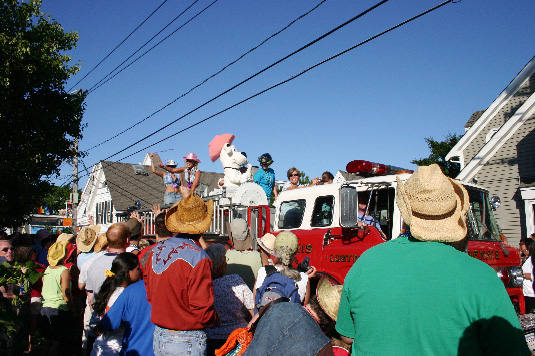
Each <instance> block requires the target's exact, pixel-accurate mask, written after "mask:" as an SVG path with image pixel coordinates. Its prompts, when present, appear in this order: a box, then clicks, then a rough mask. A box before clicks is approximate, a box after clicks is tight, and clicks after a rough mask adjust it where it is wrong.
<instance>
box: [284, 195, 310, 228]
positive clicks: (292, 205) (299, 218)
mask: <svg viewBox="0 0 535 356" xmlns="http://www.w3.org/2000/svg"><path fill="white" fill-rule="evenodd" d="M305 206H306V201H305V200H304V199H300V200H294V201H285V202H283V203H282V204H281V206H280V210H279V229H295V228H298V227H300V226H301V223H302V222H303V214H304V213H305Z"/></svg>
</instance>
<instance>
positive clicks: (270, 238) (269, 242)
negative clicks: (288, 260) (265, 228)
mask: <svg viewBox="0 0 535 356" xmlns="http://www.w3.org/2000/svg"><path fill="white" fill-rule="evenodd" d="M276 239H277V236H275V235H273V234H270V233H267V234H265V235H264V236H262V237H260V238H259V237H258V236H257V237H256V242H257V243H258V245H259V246H260V247H261V248H262V249H263V250H264V251H266V252H267V253H269V254H270V255H273V253H274V252H273V250H274V249H275V240H276Z"/></svg>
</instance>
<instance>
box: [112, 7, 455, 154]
mask: <svg viewBox="0 0 535 356" xmlns="http://www.w3.org/2000/svg"><path fill="white" fill-rule="evenodd" d="M451 2H453V3H456V1H454V0H446V1H444V2H442V3H440V4H438V5H436V6H434V7H432V8H430V9H428V10H426V11H424V12H422V13H420V14H418V15H416V16H413V17H411V18H409V19H408V20H405V21H403V22H401V23H399V24H397V25H395V26H393V27H390V28H389V29H387V30H385V31H383V32H380V33H379V34H377V35H374V36H372V37H369V38H368V39H366V40H364V41H362V42H359V43H358V44H356V45H354V46H352V47H349V48H348V49H346V50H344V51H342V52H339V53H337V54H335V55H333V56H331V57H329V58H327V59H324V60H323V61H321V62H318V63H316V64H315V65H313V66H311V67H308V68H306V69H304V70H302V71H301V72H299V73H297V74H295V75H293V76H291V77H289V78H288V79H285V80H283V81H281V82H279V83H277V84H275V85H272V86H271V87H269V88H266V89H264V90H262V91H259V92H257V93H256V94H253V95H251V96H249V97H247V98H245V99H243V100H241V101H239V102H237V103H235V104H233V105H231V106H229V107H227V108H226V109H223V110H221V111H219V112H217V113H215V114H213V115H211V116H208V117H206V118H205V119H203V120H200V121H198V122H196V123H195V124H192V125H190V126H188V127H186V128H184V129H182V130H180V131H178V132H175V133H174V134H172V135H169V136H167V137H165V138H163V139H161V140H159V141H157V142H155V143H153V144H151V145H149V146H146V147H144V148H143V149H141V150H138V151H136V152H134V153H132V154H130V155H128V156H125V157H123V158H121V159H119V161H122V160H124V159H126V158H129V157H131V156H133V155H135V154H137V153H140V152H142V151H144V150H146V149H147V148H150V147H152V146H155V145H157V144H159V143H161V142H163V141H165V140H168V139H169V138H171V137H174V136H176V135H178V134H180V133H182V132H184V131H186V130H189V129H191V128H193V127H195V126H197V125H199V124H201V123H203V122H205V121H208V120H210V119H212V118H213V117H215V116H218V115H220V114H222V113H224V112H226V111H228V110H230V109H232V108H234V107H236V106H238V105H241V104H243V103H245V102H246V101H249V100H251V99H253V98H255V97H257V96H259V95H261V94H264V93H266V92H268V91H270V90H272V89H274V88H276V87H279V86H281V85H283V84H286V83H288V82H290V81H292V80H294V79H296V78H298V77H300V76H301V75H303V74H305V73H307V72H309V71H310V70H312V69H314V68H316V67H318V66H320V65H322V64H325V63H327V62H329V61H331V60H333V59H335V58H337V57H339V56H341V55H343V54H345V53H348V52H350V51H352V50H354V49H356V48H358V47H360V46H362V45H364V44H366V43H368V42H371V41H372V40H374V39H377V38H378V37H381V36H383V35H385V34H387V33H388V32H391V31H393V30H395V29H397V28H399V27H401V26H403V25H406V24H407V23H409V22H412V21H414V20H416V19H418V18H420V17H422V16H424V15H426V14H428V13H430V12H432V11H435V10H437V9H439V8H441V7H442V6H444V5H446V4H448V3H451ZM123 151H124V150H123ZM121 152H122V151H121Z"/></svg>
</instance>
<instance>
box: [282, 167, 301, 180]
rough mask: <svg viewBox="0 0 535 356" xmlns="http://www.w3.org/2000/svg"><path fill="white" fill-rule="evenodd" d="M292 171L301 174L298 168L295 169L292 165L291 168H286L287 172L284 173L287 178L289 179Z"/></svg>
mask: <svg viewBox="0 0 535 356" xmlns="http://www.w3.org/2000/svg"><path fill="white" fill-rule="evenodd" d="M293 172H297V173H299V176H301V172H299V169H297V168H295V167H292V168H290V169H288V173H287V174H286V176H287V177H288V179H290V176H291V175H292V173H293Z"/></svg>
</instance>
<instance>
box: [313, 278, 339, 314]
mask: <svg viewBox="0 0 535 356" xmlns="http://www.w3.org/2000/svg"><path fill="white" fill-rule="evenodd" d="M342 288H343V285H341V284H338V285H333V284H332V283H331V281H330V280H329V278H327V277H323V278H322V279H321V280H320V281H319V283H318V288H317V289H316V295H317V296H318V302H319V304H320V307H321V309H323V311H324V312H325V314H327V315H328V316H329V318H331V319H332V320H336V317H337V316H338V307H339V306H340V298H341V296H342Z"/></svg>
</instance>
